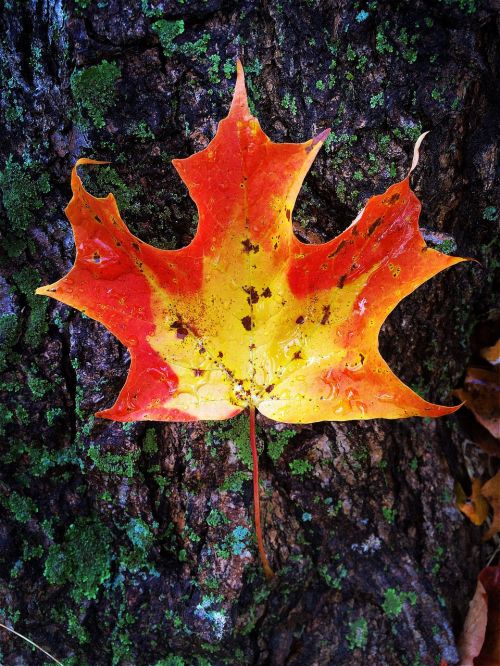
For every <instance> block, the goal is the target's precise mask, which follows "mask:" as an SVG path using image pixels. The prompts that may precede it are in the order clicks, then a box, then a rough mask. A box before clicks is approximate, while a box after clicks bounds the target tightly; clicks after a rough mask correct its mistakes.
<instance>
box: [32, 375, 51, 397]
mask: <svg viewBox="0 0 500 666" xmlns="http://www.w3.org/2000/svg"><path fill="white" fill-rule="evenodd" d="M28 386H29V389H30V391H31V394H32V396H33V397H34V398H35V400H41V399H42V398H43V397H44V396H45V395H46V394H47V393H48V392H49V391H50V389H51V388H52V386H53V384H52V382H49V380H48V379H43V377H38V375H37V374H36V369H35V368H32V370H31V371H30V372H29V373H28Z"/></svg>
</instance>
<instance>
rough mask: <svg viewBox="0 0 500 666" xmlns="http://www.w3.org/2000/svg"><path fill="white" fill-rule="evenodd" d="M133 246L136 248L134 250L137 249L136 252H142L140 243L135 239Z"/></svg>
mask: <svg viewBox="0 0 500 666" xmlns="http://www.w3.org/2000/svg"><path fill="white" fill-rule="evenodd" d="M132 247H133V248H134V250H135V251H136V252H140V249H141V248H140V247H139V243H136V242H135V241H134V242H133V243H132Z"/></svg>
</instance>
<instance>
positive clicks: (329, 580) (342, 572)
mask: <svg viewBox="0 0 500 666" xmlns="http://www.w3.org/2000/svg"><path fill="white" fill-rule="evenodd" d="M339 557H340V556H339V555H338V554H337V555H336V556H335V558H334V559H335V560H338V559H339ZM318 573H319V575H320V576H321V578H323V580H324V581H325V583H326V584H327V585H328V586H329V587H331V588H333V589H334V590H341V589H342V581H343V580H344V578H347V576H348V574H349V572H348V570H347V569H346V567H345V566H344V565H343V564H339V565H337V567H336V569H335V575H333V576H332V574H331V573H330V572H329V570H328V567H327V566H326V564H323V565H322V566H321V567H319V569H318Z"/></svg>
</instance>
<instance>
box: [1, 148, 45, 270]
mask: <svg viewBox="0 0 500 666" xmlns="http://www.w3.org/2000/svg"><path fill="white" fill-rule="evenodd" d="M0 191H1V193H2V204H3V207H4V209H5V213H6V216H7V221H8V224H6V225H4V223H3V222H2V227H4V228H3V229H2V230H3V232H4V233H5V242H4V244H3V248H4V250H5V251H6V252H7V254H8V256H9V257H18V256H19V255H20V254H21V253H22V252H23V251H24V249H25V248H26V245H27V235H26V232H27V230H28V228H29V227H30V226H34V216H35V212H36V211H37V210H39V209H40V208H42V207H43V205H44V201H43V196H42V195H44V194H47V193H48V192H49V191H50V182H49V177H48V175H47V174H46V173H42V174H41V175H40V176H38V177H37V176H36V174H35V165H33V164H31V165H21V164H18V163H17V162H14V160H13V157H12V155H10V156H9V158H8V159H7V162H6V163H5V167H4V169H3V171H0Z"/></svg>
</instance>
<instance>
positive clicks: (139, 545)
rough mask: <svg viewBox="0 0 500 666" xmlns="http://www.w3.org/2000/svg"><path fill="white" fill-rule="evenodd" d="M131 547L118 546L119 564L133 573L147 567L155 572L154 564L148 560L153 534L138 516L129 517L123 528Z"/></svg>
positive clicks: (151, 571) (150, 571)
mask: <svg viewBox="0 0 500 666" xmlns="http://www.w3.org/2000/svg"><path fill="white" fill-rule="evenodd" d="M155 526H156V527H157V526H158V525H157V523H155ZM125 531H126V533H127V536H128V538H129V540H130V543H131V548H123V547H122V548H120V566H121V567H125V568H126V569H128V570H129V571H131V572H133V573H135V572H137V571H140V570H141V569H147V570H148V571H149V573H155V569H154V566H153V565H152V564H151V563H150V562H149V561H148V555H149V550H150V549H151V546H152V545H153V542H154V534H153V532H152V531H151V530H150V528H149V526H148V525H147V524H146V523H145V522H144V521H143V520H141V519H140V518H131V519H130V520H129V522H128V524H127V526H126V528H125Z"/></svg>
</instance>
